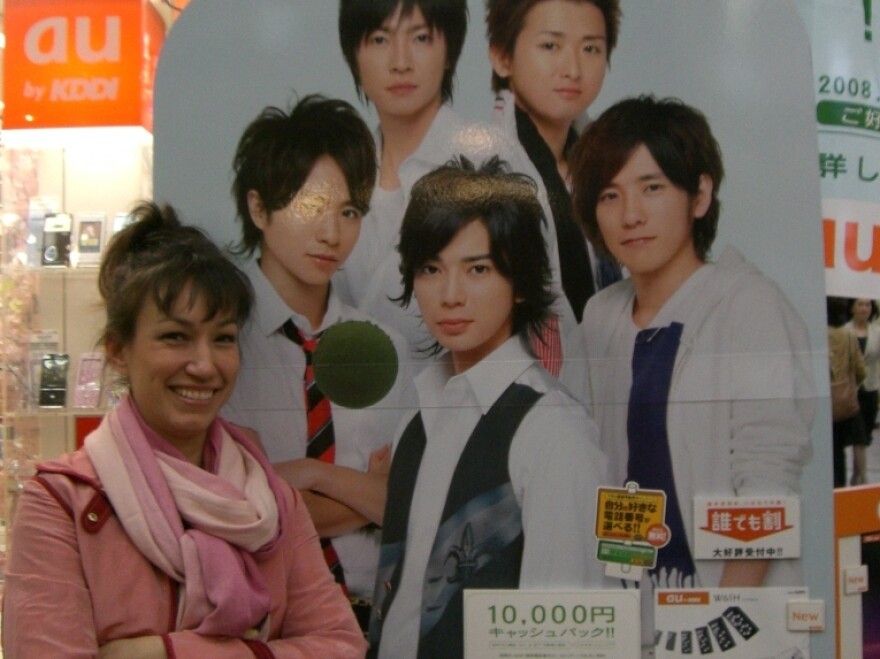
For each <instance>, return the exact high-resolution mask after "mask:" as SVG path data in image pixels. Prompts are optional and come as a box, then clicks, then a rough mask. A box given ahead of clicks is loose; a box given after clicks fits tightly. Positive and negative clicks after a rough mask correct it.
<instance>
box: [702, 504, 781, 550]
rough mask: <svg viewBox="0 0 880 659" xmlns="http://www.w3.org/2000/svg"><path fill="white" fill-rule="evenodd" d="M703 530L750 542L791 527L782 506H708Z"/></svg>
mask: <svg viewBox="0 0 880 659" xmlns="http://www.w3.org/2000/svg"><path fill="white" fill-rule="evenodd" d="M706 517H707V520H706V526H703V527H700V528H702V529H703V530H704V531H708V532H709V533H714V534H716V535H723V536H725V537H728V538H735V539H737V540H742V541H743V542H751V541H752V540H757V539H758V538H765V537H767V536H770V535H773V534H774V533H781V532H783V531H786V530H788V529H790V528H792V526H791V524H786V522H785V508H784V507H783V506H753V507H746V506H742V507H724V508H713V507H709V509H708V510H707V513H706Z"/></svg>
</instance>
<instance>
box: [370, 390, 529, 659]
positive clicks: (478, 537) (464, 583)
mask: <svg viewBox="0 0 880 659" xmlns="http://www.w3.org/2000/svg"><path fill="white" fill-rule="evenodd" d="M540 397H541V394H539V393H538V392H536V391H535V390H534V389H532V388H530V387H527V386H525V385H520V384H511V385H510V386H509V387H508V388H507V389H506V390H505V391H504V393H503V394H501V396H500V397H499V399H498V400H497V401H496V402H495V404H494V405H493V406H492V408H491V409H490V410H489V411H488V412H487V413H486V414H485V415H484V416H483V417H482V418H481V419H480V421H479V422H478V423H477V425H476V427H475V428H474V431H473V433H472V434H471V436H470V438H468V441H467V444H466V445H465V448H464V450H463V451H462V454H461V457H460V458H459V460H458V464H457V465H456V467H455V472H454V473H453V476H452V482H451V483H450V485H449V491H448V493H447V496H446V503H445V505H444V508H443V515H442V517H441V519H440V526H439V528H438V529H437V535H436V536H435V538H434V545H433V547H432V549H431V557H430V559H429V561H428V567H427V570H426V573H425V579H424V585H423V591H422V615H421V628H420V630H419V654H418V656H419V658H420V659H427V658H430V657H443V658H444V659H446V658H449V657H461V656H462V654H463V639H462V632H463V623H462V616H463V604H462V590H463V589H465V588H516V587H518V586H519V572H520V565H521V563H522V552H523V532H522V515H521V510H520V507H519V504H518V503H517V501H516V497H515V495H514V492H513V487H512V486H511V483H510V474H509V471H508V455H509V453H510V444H511V442H512V441H513V436H514V435H515V434H516V431H517V428H519V426H520V423H522V420H523V418H525V415H526V414H527V413H528V412H529V410H530V409H531V408H532V406H533V405H534V404H535V403H536V402H537V401H538V399H539V398H540ZM449 413H450V414H455V410H449ZM425 443H426V438H425V427H424V424H423V423H422V417H421V414H416V415H415V416H414V417H413V419H412V421H410V423H409V425H408V426H407V427H406V430H404V432H403V435H402V436H401V438H400V441H399V442H398V445H397V449H396V450H395V452H394V460H393V462H392V464H391V472H390V474H389V477H388V500H387V503H386V506H385V516H384V524H383V528H382V548H381V551H380V557H379V569H378V573H377V580H376V595H375V597H374V600H373V614H374V615H373V620H372V621H371V624H370V641H371V654H373V655H374V654H375V652H376V651H377V650H378V644H379V640H380V637H381V633H382V622H383V620H384V617H385V616H386V615H387V613H388V609H389V608H390V606H391V603H392V602H393V600H394V596H395V594H396V590H397V587H398V586H399V584H400V576H401V572H402V569H403V558H404V552H405V549H406V531H407V527H408V524H409V514H410V505H409V504H410V503H411V502H412V497H413V492H414V490H415V484H416V477H417V475H418V472H419V466H420V465H421V461H422V455H423V454H424V451H425ZM402 502H406V505H401V503H402Z"/></svg>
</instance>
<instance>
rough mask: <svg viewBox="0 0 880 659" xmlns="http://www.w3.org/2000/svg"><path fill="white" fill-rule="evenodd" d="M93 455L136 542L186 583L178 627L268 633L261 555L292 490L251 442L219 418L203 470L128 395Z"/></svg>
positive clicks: (276, 535)
mask: <svg viewBox="0 0 880 659" xmlns="http://www.w3.org/2000/svg"><path fill="white" fill-rule="evenodd" d="M85 450H86V453H87V454H88V456H89V458H90V459H91V461H92V464H94V466H95V470H96V471H97V473H98V477H99V478H100V479H101V483H102V484H103V486H104V489H105V491H106V493H107V497H108V498H109V499H110V503H111V504H112V505H113V509H114V511H115V512H116V515H117V517H118V519H119V521H120V523H121V524H122V526H123V528H125V531H126V533H128V535H129V537H130V538H131V540H132V542H133V543H134V544H135V546H136V547H137V548H138V549H139V550H140V551H141V553H143V554H144V556H146V557H147V558H148V559H149V560H150V562H152V563H153V564H154V565H155V566H156V567H157V568H159V569H160V570H162V572H164V573H165V574H167V575H168V576H169V577H171V578H172V579H174V580H175V581H177V582H179V583H180V584H182V586H181V589H180V606H179V607H178V616H177V628H178V629H191V630H194V631H196V632H198V633H200V634H205V635H208V636H233V637H240V636H242V635H243V634H244V633H245V632H246V631H248V630H252V629H255V628H256V629H260V628H262V629H263V630H265V629H268V625H267V616H268V613H269V590H268V588H267V587H266V584H265V582H264V581H263V578H262V576H261V574H260V572H259V570H258V569H257V565H256V561H255V558H262V557H264V556H266V555H268V554H270V553H271V552H273V551H274V550H275V549H276V547H277V546H278V545H279V544H280V540H281V538H282V537H283V535H284V531H285V529H284V524H283V520H285V519H286V514H285V513H286V504H285V499H284V496H283V492H282V490H281V488H282V487H283V485H282V484H281V482H280V481H279V480H278V478H277V477H276V476H275V475H274V472H273V471H272V468H271V466H270V465H269V463H268V461H267V460H266V458H265V457H264V456H263V455H262V453H261V452H260V450H259V449H258V448H256V447H255V446H254V445H253V444H252V442H251V441H250V440H248V438H247V437H245V436H244V435H243V434H242V433H241V432H239V431H238V430H237V429H236V428H235V426H233V425H231V424H228V423H226V422H225V421H223V420H221V419H217V420H215V422H214V423H213V424H212V425H211V427H210V428H209V430H208V437H207V440H206V443H205V449H204V463H205V464H204V469H200V468H199V467H197V466H195V465H194V464H192V463H191V462H189V461H188V460H187V459H186V458H185V457H184V456H183V454H182V453H180V451H178V450H177V449H176V448H175V447H174V446H172V445H171V444H169V443H168V442H167V441H165V440H163V439H162V438H161V437H159V436H158V435H157V434H156V433H155V432H154V431H153V430H152V429H151V428H150V427H149V426H148V425H147V424H146V422H145V421H144V420H143V418H142V417H141V416H140V414H139V412H138V410H137V408H136V407H135V405H134V403H133V401H132V400H131V398H130V397H126V398H125V399H124V400H123V401H122V402H121V403H120V404H119V406H118V407H117V408H116V409H115V410H113V411H112V412H111V413H110V414H108V415H107V416H106V417H105V418H104V420H103V421H102V423H101V425H100V426H99V427H98V429H97V430H95V431H94V432H93V433H92V434H90V435H89V436H88V437H87V438H86V441H85Z"/></svg>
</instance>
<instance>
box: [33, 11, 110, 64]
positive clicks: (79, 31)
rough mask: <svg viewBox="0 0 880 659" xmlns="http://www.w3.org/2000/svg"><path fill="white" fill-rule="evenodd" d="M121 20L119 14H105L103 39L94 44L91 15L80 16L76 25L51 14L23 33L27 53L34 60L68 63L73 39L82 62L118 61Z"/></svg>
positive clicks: (44, 62)
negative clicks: (98, 43)
mask: <svg viewBox="0 0 880 659" xmlns="http://www.w3.org/2000/svg"><path fill="white" fill-rule="evenodd" d="M121 33H122V20H121V18H120V17H119V16H106V17H105V18H104V34H103V37H104V43H103V44H100V45H99V46H98V47H94V39H93V30H92V19H90V18H88V17H84V16H78V17H76V19H75V20H74V25H73V29H71V26H70V22H69V20H68V19H67V18H65V17H63V16H52V17H50V18H44V19H42V20H40V21H37V22H36V23H34V24H33V25H32V26H31V27H30V29H29V30H28V31H27V33H26V34H25V37H24V53H25V56H26V57H27V59H28V60H29V61H31V62H32V63H33V64H38V65H42V64H66V63H67V62H69V61H70V55H71V51H70V42H71V41H73V48H74V50H73V52H74V53H75V55H76V58H77V59H78V60H79V61H80V62H84V63H86V64H97V63H99V62H119V61H120V60H121V59H122V55H121V52H120V43H121V41H122V39H121Z"/></svg>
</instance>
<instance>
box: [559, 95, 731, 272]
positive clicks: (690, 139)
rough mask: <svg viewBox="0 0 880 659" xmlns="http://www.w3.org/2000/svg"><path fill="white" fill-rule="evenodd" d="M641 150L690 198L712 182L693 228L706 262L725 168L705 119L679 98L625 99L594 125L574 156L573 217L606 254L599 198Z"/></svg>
mask: <svg viewBox="0 0 880 659" xmlns="http://www.w3.org/2000/svg"><path fill="white" fill-rule="evenodd" d="M641 145H645V146H646V147H647V148H648V151H650V152H651V157H653V158H654V160H656V161H657V164H658V165H659V166H660V169H661V170H663V174H664V175H665V176H666V178H668V179H669V180H670V181H671V182H672V183H673V184H674V185H676V186H678V187H679V188H681V189H682V190H684V191H685V192H687V193H688V194H689V195H691V196H694V195H696V194H697V192H698V191H699V187H700V177H701V176H703V175H706V176H708V177H709V178H710V179H711V180H712V201H711V203H710V205H709V209H708V210H707V211H706V214H705V215H704V216H703V217H701V218H698V219H697V221H695V222H694V226H693V240H694V248H695V249H696V252H697V256H698V257H699V258H700V259H701V260H703V261H705V260H706V259H707V258H708V255H709V249H710V248H711V247H712V243H713V242H714V241H715V235H716V233H717V231H718V217H719V214H720V211H721V202H720V201H719V199H718V190H719V189H720V187H721V180H722V179H723V178H724V165H723V163H722V160H721V148H720V147H719V146H718V142H717V141H716V140H715V137H714V136H713V135H712V130H711V128H710V127H709V122H708V121H707V120H706V117H705V116H704V115H703V113H702V112H700V111H699V110H697V109H696V108H693V107H691V106H689V105H686V104H685V103H683V102H682V101H680V100H678V99H675V98H663V99H657V98H655V97H654V96H650V95H649V96H639V97H638V98H629V99H625V100H623V101H620V102H619V103H616V104H615V105H612V106H611V107H610V108H608V109H607V110H605V112H603V113H602V114H601V115H600V116H599V118H598V119H596V121H594V122H593V123H592V124H590V126H589V127H588V128H587V130H586V131H584V133H583V135H581V137H580V138H579V139H578V141H577V143H576V144H575V145H574V147H573V149H572V152H571V156H570V167H571V178H572V200H573V202H574V209H575V216H576V217H579V218H580V220H581V222H582V223H583V225H584V230H585V231H586V233H587V236H588V237H589V238H590V241H591V242H592V243H593V245H594V246H595V247H596V249H598V250H600V251H604V252H607V251H608V249H607V246H606V245H605V241H604V240H603V239H602V233H601V232H600V231H599V225H598V222H597V220H596V204H597V203H598V200H599V194H600V193H601V192H602V190H604V189H605V188H607V187H608V186H609V185H610V184H611V181H612V180H613V179H614V177H615V176H617V174H618V172H620V170H621V169H623V167H624V165H626V163H627V161H628V160H629V158H630V157H631V156H632V154H633V152H634V151H635V150H636V149H638V147H639V146H641Z"/></svg>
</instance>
